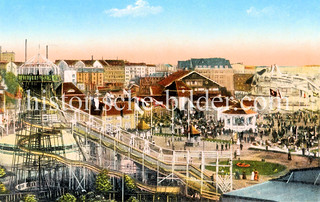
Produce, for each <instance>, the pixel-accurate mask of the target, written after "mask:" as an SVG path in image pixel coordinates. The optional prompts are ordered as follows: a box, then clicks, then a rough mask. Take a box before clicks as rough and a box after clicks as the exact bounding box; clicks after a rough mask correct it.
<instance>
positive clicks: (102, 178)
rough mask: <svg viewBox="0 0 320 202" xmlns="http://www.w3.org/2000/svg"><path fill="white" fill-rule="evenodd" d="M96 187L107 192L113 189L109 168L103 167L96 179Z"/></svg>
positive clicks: (102, 191) (104, 192)
mask: <svg viewBox="0 0 320 202" xmlns="http://www.w3.org/2000/svg"><path fill="white" fill-rule="evenodd" d="M96 189H97V191H99V192H101V193H103V194H106V192H108V191H110V190H111V189H112V185H111V183H110V181H109V177H108V170H106V169H103V170H102V171H101V172H100V173H99V174H98V176H97V179H96Z"/></svg>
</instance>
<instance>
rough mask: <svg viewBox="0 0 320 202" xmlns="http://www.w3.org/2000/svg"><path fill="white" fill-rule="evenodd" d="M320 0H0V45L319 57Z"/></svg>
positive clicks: (136, 53)
mask: <svg viewBox="0 0 320 202" xmlns="http://www.w3.org/2000/svg"><path fill="white" fill-rule="evenodd" d="M319 19H320V1H319V0H309V1H307V2H305V1H300V0H294V1H277V0H237V1H232V0H220V1H218V0H174V1H172V0H162V1H156V0H121V1H118V0H88V1H76V0H68V1H62V0H55V1H45V0H33V1H31V0H24V1H20V0H11V1H6V0H0V27H1V31H0V46H2V51H6V50H7V51H14V52H15V53H16V60H17V61H23V60H24V39H28V57H32V56H33V55H35V54H37V53H38V46H39V44H40V52H41V54H43V55H45V46H46V45H49V59H50V60H52V61H54V60H56V59H91V55H93V56H94V59H102V57H103V59H117V58H118V59H125V60H128V61H130V62H145V63H152V64H157V63H170V64H174V65H176V64H177V63H178V61H179V60H189V59H190V58H213V57H221V58H225V59H228V60H230V62H231V63H237V62H242V63H244V64H246V65H271V64H278V65H311V64H320V52H319V48H320V26H319V24H320V22H319Z"/></svg>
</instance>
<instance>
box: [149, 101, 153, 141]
mask: <svg viewBox="0 0 320 202" xmlns="http://www.w3.org/2000/svg"><path fill="white" fill-rule="evenodd" d="M152 116H153V107H152V103H151V124H150V125H151V136H152V132H153V131H152Z"/></svg>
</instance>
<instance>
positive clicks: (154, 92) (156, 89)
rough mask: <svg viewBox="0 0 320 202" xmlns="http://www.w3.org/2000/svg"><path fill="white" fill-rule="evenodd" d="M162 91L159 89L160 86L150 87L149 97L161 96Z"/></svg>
mask: <svg viewBox="0 0 320 202" xmlns="http://www.w3.org/2000/svg"><path fill="white" fill-rule="evenodd" d="M163 89H164V88H163V87H161V86H160V85H157V86H150V95H151V96H159V95H162V92H163Z"/></svg>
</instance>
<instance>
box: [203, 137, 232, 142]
mask: <svg viewBox="0 0 320 202" xmlns="http://www.w3.org/2000/svg"><path fill="white" fill-rule="evenodd" d="M201 140H204V141H208V142H218V143H231V140H221V139H212V138H202V139H201Z"/></svg>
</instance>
